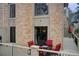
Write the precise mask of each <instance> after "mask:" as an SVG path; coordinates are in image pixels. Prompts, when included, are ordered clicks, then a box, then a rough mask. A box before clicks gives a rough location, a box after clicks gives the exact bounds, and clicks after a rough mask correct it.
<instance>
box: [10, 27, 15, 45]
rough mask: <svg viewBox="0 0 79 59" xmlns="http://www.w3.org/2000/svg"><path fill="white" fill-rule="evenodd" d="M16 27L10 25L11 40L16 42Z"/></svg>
mask: <svg viewBox="0 0 79 59" xmlns="http://www.w3.org/2000/svg"><path fill="white" fill-rule="evenodd" d="M15 30H16V28H15V27H10V42H13V43H15V42H16V40H15V39H16V37H15V36H16V31H15Z"/></svg>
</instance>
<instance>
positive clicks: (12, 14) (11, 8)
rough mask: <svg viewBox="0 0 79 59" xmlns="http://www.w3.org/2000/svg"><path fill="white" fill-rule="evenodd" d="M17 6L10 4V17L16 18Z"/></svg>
mask: <svg viewBox="0 0 79 59" xmlns="http://www.w3.org/2000/svg"><path fill="white" fill-rule="evenodd" d="M15 8H16V7H15V4H12V3H9V17H10V18H15V11H16V10H15Z"/></svg>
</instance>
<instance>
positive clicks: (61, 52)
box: [0, 43, 79, 56]
mask: <svg viewBox="0 0 79 59" xmlns="http://www.w3.org/2000/svg"><path fill="white" fill-rule="evenodd" d="M0 44H1V45H3V46H12V47H18V48H25V49H32V48H30V47H26V46H22V45H17V44H14V43H0ZM37 50H38V51H43V52H49V53H57V54H67V55H73V56H79V54H76V53H70V52H65V51H63V50H62V51H52V50H46V49H37Z"/></svg>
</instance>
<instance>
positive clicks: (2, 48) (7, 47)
mask: <svg viewBox="0 0 79 59" xmlns="http://www.w3.org/2000/svg"><path fill="white" fill-rule="evenodd" d="M39 51H41V52H43V53H44V55H43V56H79V54H76V53H69V52H63V50H62V51H52V50H46V49H39V47H38V46H32V47H30V48H29V47H26V46H21V45H16V44H10V43H0V56H39Z"/></svg>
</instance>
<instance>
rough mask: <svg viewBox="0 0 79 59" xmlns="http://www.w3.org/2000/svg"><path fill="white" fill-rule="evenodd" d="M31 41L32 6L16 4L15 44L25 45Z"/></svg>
mask: <svg viewBox="0 0 79 59" xmlns="http://www.w3.org/2000/svg"><path fill="white" fill-rule="evenodd" d="M29 40H32V5H31V4H24V3H23V4H20V3H19V4H16V43H18V44H22V45H27V41H29Z"/></svg>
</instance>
